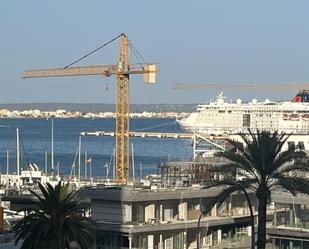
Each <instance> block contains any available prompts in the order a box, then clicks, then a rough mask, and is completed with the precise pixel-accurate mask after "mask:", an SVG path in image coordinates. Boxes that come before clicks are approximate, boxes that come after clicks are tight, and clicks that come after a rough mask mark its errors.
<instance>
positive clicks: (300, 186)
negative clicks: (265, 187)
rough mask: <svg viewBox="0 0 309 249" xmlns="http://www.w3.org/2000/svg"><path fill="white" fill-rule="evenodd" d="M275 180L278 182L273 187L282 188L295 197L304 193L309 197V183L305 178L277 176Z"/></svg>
mask: <svg viewBox="0 0 309 249" xmlns="http://www.w3.org/2000/svg"><path fill="white" fill-rule="evenodd" d="M274 178H275V179H276V180H277V181H276V182H274V184H273V185H278V186H282V187H283V188H285V189H286V190H288V191H289V192H290V193H292V194H293V195H295V194H297V193H304V194H308V195H309V181H308V179H307V178H305V177H300V176H295V175H291V176H285V175H280V174H276V175H274Z"/></svg>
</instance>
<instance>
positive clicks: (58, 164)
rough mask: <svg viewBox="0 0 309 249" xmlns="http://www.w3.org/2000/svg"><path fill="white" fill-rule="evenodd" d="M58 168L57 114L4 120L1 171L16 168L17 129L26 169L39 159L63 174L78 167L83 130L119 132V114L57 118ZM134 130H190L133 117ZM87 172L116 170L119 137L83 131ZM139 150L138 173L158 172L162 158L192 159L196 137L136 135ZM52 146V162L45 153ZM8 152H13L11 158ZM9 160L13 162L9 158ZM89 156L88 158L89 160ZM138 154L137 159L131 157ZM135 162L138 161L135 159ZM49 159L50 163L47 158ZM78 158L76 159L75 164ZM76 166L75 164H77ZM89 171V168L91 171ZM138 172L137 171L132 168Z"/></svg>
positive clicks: (42, 164)
mask: <svg viewBox="0 0 309 249" xmlns="http://www.w3.org/2000/svg"><path fill="white" fill-rule="evenodd" d="M53 123H54V168H53V167H52V165H51V130H52V129H51V127H52V126H51V119H33V118H21V119H18V118H10V119H5V118H2V119H0V171H1V173H2V174H5V173H6V171H7V165H8V166H9V167H8V169H9V172H10V173H16V128H19V133H20V154H21V168H22V169H27V168H28V165H29V164H30V163H31V164H36V165H37V166H38V167H39V168H40V169H42V170H45V167H46V166H45V165H47V171H48V172H49V173H50V172H54V171H57V172H58V171H59V173H60V174H61V175H69V174H70V173H74V172H75V173H76V174H77V172H78V155H77V153H76V152H77V149H78V141H79V134H80V132H83V131H88V132H90V131H101V130H102V131H115V119H77V118H61V119H57V118H54V119H53ZM130 130H131V131H152V132H176V133H182V132H184V131H183V130H182V129H181V128H180V127H179V125H178V124H177V122H176V120H175V119H166V118H164V119H146V118H143V119H131V120H130ZM81 144H82V145H81V177H84V176H85V175H86V177H89V175H90V171H91V174H92V176H93V177H98V178H100V177H106V175H107V174H108V176H109V177H111V176H112V175H113V165H112V164H113V158H112V155H113V150H114V146H115V138H114V137H103V136H82V143H81ZM132 145H133V151H134V157H133V161H134V175H135V177H142V176H145V175H148V174H156V173H157V167H158V165H159V164H160V163H162V162H166V161H188V160H191V159H192V141H190V140H189V139H172V138H130V147H131V148H132ZM46 151H47V161H46V160H45V154H46ZM7 152H8V155H9V156H8V157H7ZM7 159H8V161H7ZM85 159H86V160H87V163H85V161H86V160H85ZM131 159H132V158H131ZM131 161H132V160H131ZM46 162H47V163H46ZM74 162H75V163H74ZM131 164H132V163H131ZM74 165H75V168H74ZM85 171H86V172H85ZM131 174H132V172H131Z"/></svg>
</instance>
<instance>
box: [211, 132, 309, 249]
mask: <svg viewBox="0 0 309 249" xmlns="http://www.w3.org/2000/svg"><path fill="white" fill-rule="evenodd" d="M289 136H290V135H286V134H279V133H278V132H277V131H276V132H273V133H271V132H269V131H260V130H257V132H256V134H253V133H252V131H250V130H249V134H240V137H241V139H242V140H243V143H239V142H237V141H234V140H229V143H230V144H231V145H232V148H233V149H232V150H228V151H223V152H220V153H218V156H221V157H223V158H225V159H227V161H228V163H227V164H224V165H220V166H216V167H215V166H214V167H212V168H211V169H210V170H212V171H213V172H214V173H216V174H217V175H221V176H222V174H223V177H221V178H219V179H215V180H213V182H211V183H210V186H224V188H223V191H222V193H221V195H220V196H219V199H217V200H219V202H220V203H222V202H223V201H224V199H225V198H226V197H227V196H228V195H229V194H231V193H232V192H234V191H237V190H239V189H242V190H243V189H250V190H252V191H253V192H254V193H255V196H256V197H257V199H258V202H259V204H258V237H257V239H258V240H257V248H258V249H264V248H265V244H266V209H267V205H268V204H269V202H270V199H271V192H272V190H274V189H275V188H279V189H280V188H284V189H286V190H288V191H289V192H291V193H292V194H293V195H295V194H296V193H298V192H300V193H306V194H309V180H308V179H307V178H306V177H305V176H304V175H303V174H302V173H306V172H308V171H309V165H308V163H307V156H306V153H305V152H304V151H301V150H299V149H297V148H296V147H295V146H292V147H290V148H289V149H288V150H285V151H283V150H282V147H283V145H284V144H285V142H286V141H287V139H288V138H289ZM227 169H229V170H227ZM227 172H229V174H227ZM224 175H225V176H224ZM236 175H237V177H236ZM247 199H248V198H247ZM212 204H214V203H212ZM253 236H254V235H253Z"/></svg>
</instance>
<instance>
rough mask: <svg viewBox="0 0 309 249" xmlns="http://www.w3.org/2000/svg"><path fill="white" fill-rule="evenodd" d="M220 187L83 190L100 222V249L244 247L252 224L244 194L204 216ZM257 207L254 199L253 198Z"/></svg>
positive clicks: (94, 217)
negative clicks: (198, 244) (202, 206)
mask: <svg viewBox="0 0 309 249" xmlns="http://www.w3.org/2000/svg"><path fill="white" fill-rule="evenodd" d="M219 191H220V189H218V188H211V189H203V188H202V187H200V186H196V187H194V186H191V187H175V186H174V187H169V188H159V187H158V186H152V187H151V186H139V187H134V186H114V187H111V186H110V187H102V188H96V189H90V190H84V191H83V195H85V196H87V197H88V198H90V199H91V217H92V218H93V219H94V220H95V221H96V222H97V227H98V231H97V242H96V246H95V248H96V249H103V248H110V249H115V248H123V249H124V248H128V249H133V248H149V249H172V248H173V249H180V248H181V249H193V248H196V247H197V240H198V239H199V242H200V248H235V247H239V248H241V247H242V246H243V248H246V246H248V245H250V239H251V238H250V237H251V227H250V215H249V209H248V205H247V203H246V200H245V198H244V196H243V194H242V193H235V194H233V195H232V196H231V197H230V198H229V199H228V200H227V201H226V202H225V203H224V204H223V205H222V206H220V207H217V206H215V207H213V208H212V210H211V211H210V212H209V213H208V214H207V215H205V216H203V217H202V219H201V222H200V228H198V227H197V226H198V219H199V217H200V208H201V205H204V204H206V203H207V201H210V200H211V198H215V197H216V196H217V195H218V193H219ZM253 203H254V206H255V207H256V203H255V202H254V201H253Z"/></svg>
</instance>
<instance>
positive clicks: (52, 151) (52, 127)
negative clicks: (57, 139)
mask: <svg viewBox="0 0 309 249" xmlns="http://www.w3.org/2000/svg"><path fill="white" fill-rule="evenodd" d="M51 169H52V170H54V118H53V117H52V118H51Z"/></svg>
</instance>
